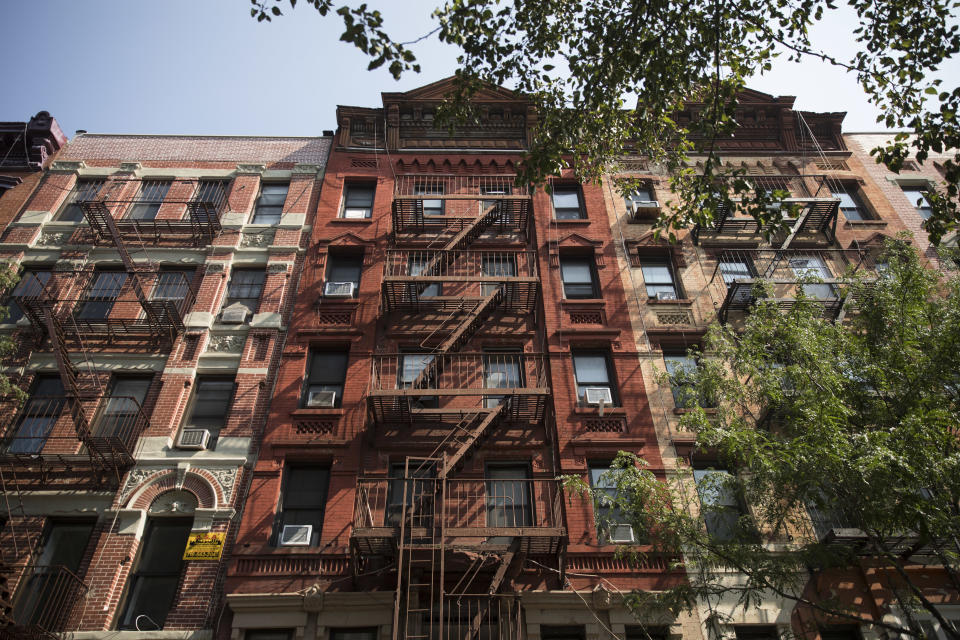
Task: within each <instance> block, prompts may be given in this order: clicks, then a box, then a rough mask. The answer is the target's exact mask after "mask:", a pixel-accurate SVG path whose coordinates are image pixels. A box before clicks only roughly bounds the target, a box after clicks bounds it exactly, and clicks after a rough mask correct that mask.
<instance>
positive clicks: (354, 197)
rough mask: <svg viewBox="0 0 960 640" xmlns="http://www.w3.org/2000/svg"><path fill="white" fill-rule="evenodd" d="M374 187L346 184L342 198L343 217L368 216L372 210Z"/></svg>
mask: <svg viewBox="0 0 960 640" xmlns="http://www.w3.org/2000/svg"><path fill="white" fill-rule="evenodd" d="M375 191H376V189H375V187H373V186H372V185H371V186H365V185H347V188H346V194H345V195H344V198H343V217H344V218H369V217H370V216H371V214H372V212H373V196H374V193H375Z"/></svg>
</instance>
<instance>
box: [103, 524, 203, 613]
mask: <svg viewBox="0 0 960 640" xmlns="http://www.w3.org/2000/svg"><path fill="white" fill-rule="evenodd" d="M191 528H193V518H188V519H185V518H150V519H148V520H147V532H146V534H144V542H143V547H142V550H141V552H140V559H139V561H138V562H137V570H136V572H135V573H134V574H133V577H132V578H131V583H130V595H129V599H128V600H127V606H126V608H125V609H124V612H123V615H122V616H121V618H120V628H121V629H135V630H139V631H154V630H158V629H162V628H163V625H164V623H165V622H166V620H167V615H168V614H169V613H170V608H171V607H172V606H173V600H174V598H175V597H176V595H177V585H178V584H179V583H180V573H181V571H182V570H183V550H184V548H185V547H186V546H187V537H188V536H189V535H190V529H191Z"/></svg>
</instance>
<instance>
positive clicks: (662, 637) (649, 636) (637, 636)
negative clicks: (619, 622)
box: [626, 627, 670, 640]
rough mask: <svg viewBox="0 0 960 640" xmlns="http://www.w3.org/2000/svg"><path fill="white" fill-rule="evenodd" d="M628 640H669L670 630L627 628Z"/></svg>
mask: <svg viewBox="0 0 960 640" xmlns="http://www.w3.org/2000/svg"><path fill="white" fill-rule="evenodd" d="M626 632H627V637H626V640H669V639H670V629H669V628H667V627H627V628H626Z"/></svg>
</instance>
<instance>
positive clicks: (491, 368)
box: [483, 349, 524, 409]
mask: <svg viewBox="0 0 960 640" xmlns="http://www.w3.org/2000/svg"><path fill="white" fill-rule="evenodd" d="M521 354H522V351H521V350H520V349H513V350H510V351H505V352H504V350H499V352H498V353H486V354H484V356H483V380H484V384H483V386H484V388H485V389H518V388H522V387H523V386H524V381H523V367H522V366H521ZM503 399H504V396H484V397H483V406H484V407H486V408H487V409H493V408H494V407H497V406H499V405H500V404H501V403H502V402H503Z"/></svg>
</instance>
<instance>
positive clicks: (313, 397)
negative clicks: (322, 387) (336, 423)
mask: <svg viewBox="0 0 960 640" xmlns="http://www.w3.org/2000/svg"><path fill="white" fill-rule="evenodd" d="M336 404H337V392H336V391H311V392H310V393H309V394H307V406H308V407H329V408H333V407H334V406H335V405H336Z"/></svg>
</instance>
